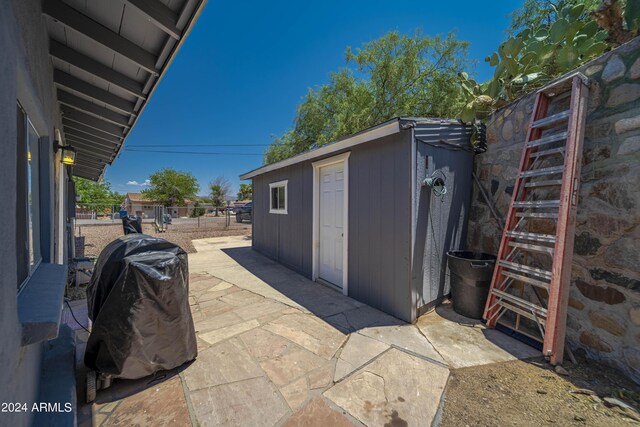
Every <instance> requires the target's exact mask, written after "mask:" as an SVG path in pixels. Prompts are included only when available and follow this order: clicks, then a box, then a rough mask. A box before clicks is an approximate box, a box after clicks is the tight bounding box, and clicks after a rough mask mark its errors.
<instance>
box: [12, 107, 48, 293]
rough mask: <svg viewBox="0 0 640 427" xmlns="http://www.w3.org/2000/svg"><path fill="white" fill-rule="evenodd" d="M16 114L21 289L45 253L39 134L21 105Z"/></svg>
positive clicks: (18, 238) (17, 236) (17, 231)
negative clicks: (43, 247) (42, 239)
mask: <svg viewBox="0 0 640 427" xmlns="http://www.w3.org/2000/svg"><path fill="white" fill-rule="evenodd" d="M17 113H18V114H17V116H18V132H17V133H18V147H17V154H18V159H17V167H18V170H17V174H16V178H17V182H16V189H17V194H16V257H17V267H18V271H17V273H18V288H20V287H21V286H22V284H23V283H25V282H26V280H27V279H28V278H29V277H30V276H31V274H33V272H34V271H35V269H36V267H37V266H38V264H39V263H40V261H41V260H42V253H41V249H40V185H39V184H40V156H39V154H40V153H39V140H40V137H39V136H38V133H37V132H36V130H35V128H34V127H33V124H32V123H31V121H30V120H29V117H28V116H27V114H26V113H25V111H24V110H23V109H22V108H21V107H20V105H18V109H17Z"/></svg>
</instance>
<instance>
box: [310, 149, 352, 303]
mask: <svg viewBox="0 0 640 427" xmlns="http://www.w3.org/2000/svg"><path fill="white" fill-rule="evenodd" d="M350 155H351V152H350V151H349V152H346V153H343V154H339V155H337V156H333V157H329V158H328V159H322V160H318V161H317V162H313V163H312V165H313V220H312V224H313V237H312V245H311V276H312V279H313V280H314V281H315V280H318V264H319V256H320V251H319V250H318V249H320V168H322V167H324V166H329V165H333V164H336V163H343V172H344V193H343V197H344V203H343V221H342V224H343V231H344V238H343V240H342V293H343V294H344V295H349V156H350Z"/></svg>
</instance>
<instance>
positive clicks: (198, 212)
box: [191, 200, 205, 218]
mask: <svg viewBox="0 0 640 427" xmlns="http://www.w3.org/2000/svg"><path fill="white" fill-rule="evenodd" d="M204 214H205V209H204V208H203V207H202V206H200V201H199V200H196V201H195V202H194V203H193V211H192V212H191V218H197V217H199V216H202V215H204Z"/></svg>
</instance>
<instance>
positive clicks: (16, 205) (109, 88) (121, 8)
mask: <svg viewBox="0 0 640 427" xmlns="http://www.w3.org/2000/svg"><path fill="white" fill-rule="evenodd" d="M153 3H154V4H153V5H152V6H153V7H150V8H148V6H149V5H150V3H149V2H113V1H110V0H92V1H90V2H77V1H73V2H72V1H65V2H63V1H60V0H45V1H42V0H8V1H3V2H2V12H1V13H0V52H2V53H1V54H0V56H1V58H2V59H0V77H1V82H2V83H0V135H2V142H1V143H0V153H1V155H0V197H1V198H2V201H3V206H5V207H6V208H7V210H8V211H7V212H5V214H4V215H3V217H2V221H0V239H1V240H2V245H0V260H1V261H0V292H1V296H0V317H1V320H0V337H2V344H1V345H0V364H1V365H2V369H0V384H1V385H2V387H1V388H0V402H3V403H9V402H13V403H16V404H17V403H20V405H22V404H24V405H25V406H26V407H27V408H29V410H27V411H21V412H18V411H15V412H14V411H7V412H5V413H3V414H2V416H1V419H2V424H3V425H11V426H27V425H53V424H56V425H74V422H75V420H72V419H69V418H67V419H65V421H59V422H52V421H51V420H49V419H47V420H44V419H39V418H38V417H54V416H60V417H65V416H67V417H71V418H73V414H70V415H65V413H59V414H52V413H40V414H36V413H34V412H32V411H31V408H32V405H33V403H34V402H40V403H46V402H47V401H46V399H48V397H47V396H48V395H47V394H46V393H47V391H48V388H47V386H46V384H58V385H59V386H60V387H59V389H58V390H59V391H60V393H58V394H57V395H56V396H54V398H55V399H58V400H57V401H55V402H53V401H51V400H49V402H51V403H57V404H59V405H60V407H61V408H63V410H64V408H65V403H71V402H75V393H74V394H73V395H72V396H71V395H65V394H64V391H65V390H68V391H72V390H73V387H74V386H73V384H71V385H70V386H69V387H67V386H68V385H69V384H68V383H65V382H60V381H58V379H59V376H62V377H61V378H73V375H74V371H73V370H74V362H73V349H72V350H71V356H70V358H67V359H65V358H64V357H59V358H58V359H55V358H53V357H51V356H48V355H49V354H51V353H50V352H49V351H48V349H49V348H52V347H55V346H56V345H59V343H61V342H65V341H64V340H55V338H56V337H57V336H58V333H59V331H63V332H61V334H62V335H63V336H67V335H65V334H67V331H68V328H65V329H60V328H59V327H60V319H61V312H62V307H63V295H64V289H65V285H66V282H67V277H68V267H67V264H68V262H69V260H70V258H71V257H72V256H73V245H72V244H70V243H72V242H73V241H74V238H73V226H72V221H71V219H70V217H72V216H73V215H74V205H75V194H74V188H73V183H72V180H71V177H72V176H74V175H75V176H80V177H83V178H87V179H92V180H97V179H99V178H100V177H102V176H103V174H104V170H105V167H106V165H109V164H111V163H112V162H113V161H114V159H115V158H116V157H117V155H118V153H119V152H120V150H121V148H122V146H123V144H124V140H125V138H126V137H127V135H128V133H129V131H130V129H131V128H132V127H133V126H134V125H135V123H136V120H137V118H138V117H139V116H140V113H141V112H142V109H143V108H144V107H145V105H146V104H147V103H148V102H149V98H150V96H151V94H152V93H153V91H154V89H155V87H156V85H157V83H158V82H159V81H160V79H161V78H162V76H163V75H164V73H165V71H166V69H167V66H168V64H170V63H171V61H172V60H173V58H174V57H175V55H176V53H177V51H178V49H179V47H180V45H181V42H182V40H183V38H184V36H185V35H186V34H188V33H189V31H190V29H191V27H192V25H193V24H194V22H195V21H196V19H197V16H198V15H199V13H200V12H201V10H202V7H203V6H204V3H205V1H202V0H196V1H187V0H176V1H171V2H170V3H169V2H160V1H157V2H153ZM133 4H135V5H137V6H133ZM165 4H170V7H167V6H165ZM70 146H72V147H73V149H75V153H76V156H75V166H68V164H69V163H73V156H72V155H71V153H72V151H71V150H70ZM59 147H65V148H59ZM63 159H65V164H63V163H62V161H63ZM66 342H70V344H69V345H73V344H72V342H73V340H70V341H66ZM56 360H57V361H56ZM52 361H54V362H52ZM64 361H67V362H68V364H67V365H65V364H64V363H63V362H64ZM51 363H54V364H53V365H51ZM43 372H44V373H46V375H45V378H47V377H48V378H49V379H48V381H45V382H41V375H42V373H43ZM64 375H68V376H66V377H64ZM38 393H40V395H39V394H38ZM50 407H51V406H50Z"/></svg>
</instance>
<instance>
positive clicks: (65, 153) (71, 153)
mask: <svg viewBox="0 0 640 427" xmlns="http://www.w3.org/2000/svg"><path fill="white" fill-rule="evenodd" d="M61 148H62V163H64V164H65V165H69V166H73V165H75V164H76V150H74V149H73V148H72V147H69V146H66V147H61Z"/></svg>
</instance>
